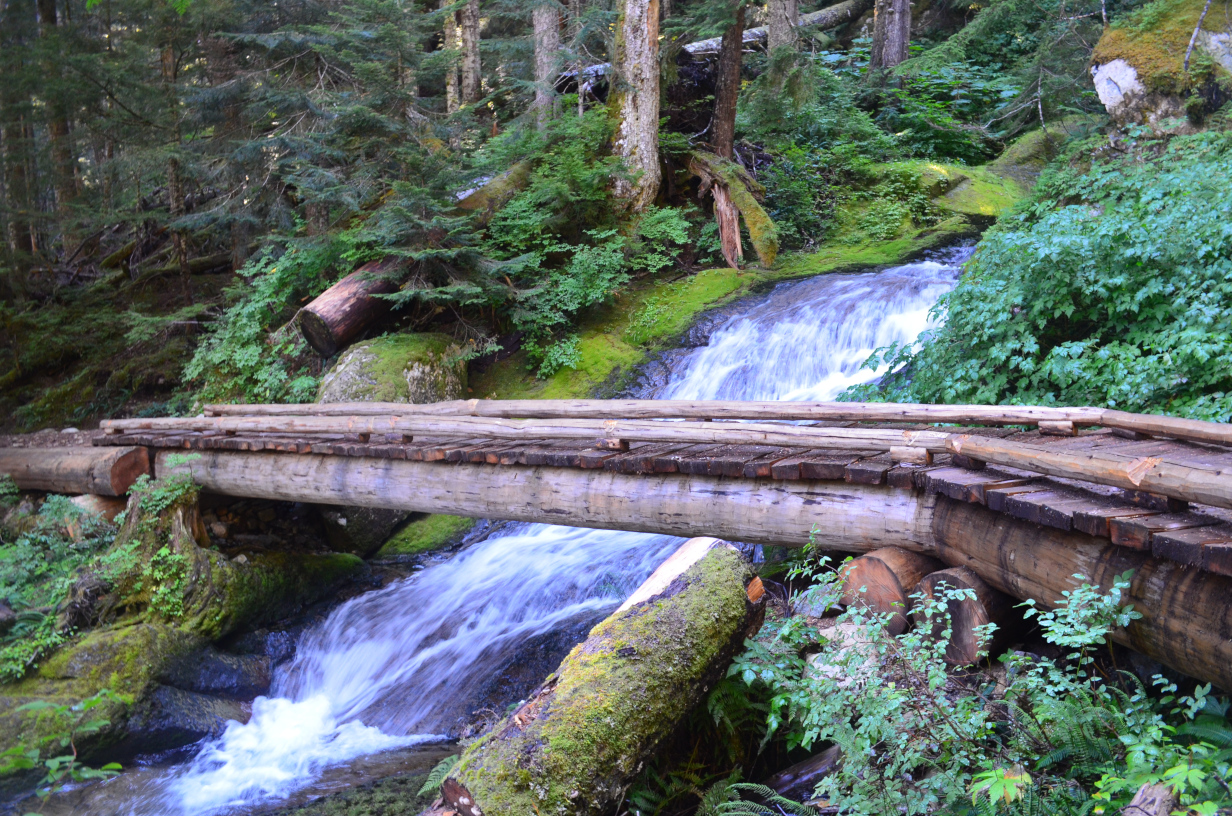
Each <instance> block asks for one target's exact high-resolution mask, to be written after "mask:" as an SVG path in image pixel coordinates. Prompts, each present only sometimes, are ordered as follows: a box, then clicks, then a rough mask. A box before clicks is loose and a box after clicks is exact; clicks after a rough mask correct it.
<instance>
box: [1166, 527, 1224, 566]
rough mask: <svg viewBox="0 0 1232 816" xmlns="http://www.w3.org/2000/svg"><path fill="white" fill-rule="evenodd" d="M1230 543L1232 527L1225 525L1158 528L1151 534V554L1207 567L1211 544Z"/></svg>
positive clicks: (1181, 562)
mask: <svg viewBox="0 0 1232 816" xmlns="http://www.w3.org/2000/svg"><path fill="white" fill-rule="evenodd" d="M1219 545H1232V528H1229V527H1228V526H1226V525H1215V526H1211V527H1186V528H1182V529H1179V530H1160V531H1158V532H1156V533H1154V534H1153V535H1152V536H1151V554H1152V555H1154V556H1155V557H1156V558H1167V559H1169V560H1170V561H1176V562H1178V563H1180V564H1186V565H1188V566H1191V567H1198V568H1199V569H1207V559H1208V554H1209V550H1208V548H1209V547H1211V546H1219Z"/></svg>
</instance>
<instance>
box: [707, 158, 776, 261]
mask: <svg viewBox="0 0 1232 816" xmlns="http://www.w3.org/2000/svg"><path fill="white" fill-rule="evenodd" d="M689 172H690V173H692V174H693V175H695V176H697V177H698V178H699V179H701V182H702V184H701V189H699V190H698V195H701V196H704V195H705V194H706V193H708V192H709V193H710V194H711V195H712V196H713V197H714V217H715V220H716V221H717V222H718V224H719V240H720V242H721V243H722V246H723V257H724V259H725V260H726V261H727V264H728V266H730V267H732V268H733V269H739V268H740V262H741V261H742V260H743V258H744V252H743V250H742V248H741V246H740V221H739V218H738V217H737V213H739V214H740V216H742V217H743V218H744V225H745V226H746V227H748V230H749V239H750V240H751V241H752V242H753V250H754V251H755V252H756V253H757V260H758V262H759V263H761V265H762V266H764V267H767V268H769V267H770V266H772V265H773V264H774V259H775V258H776V257H778V252H779V231H778V227H776V226H775V224H774V221H772V220H771V219H770V216H769V215H768V214H767V213H766V211H765V210H764V209H762V206H761V204H760V203H759V202H760V200H761V199H763V198H765V196H766V188H765V187H763V186H762V185H761V184H759V183H757V181H756V180H755V179H754V178H753V177H752V176H750V175H749V174H748V172H747V171H745V169H744V168H743V167H741V166H740V165H738V164H736V163H735V162H733V161H729V160H727V159H723V158H720V157H719V156H716V155H714V154H713V153H705V152H703V151H700V150H696V151H694V152H693V153H692V155H691V156H690V157H689Z"/></svg>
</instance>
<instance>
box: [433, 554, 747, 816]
mask: <svg viewBox="0 0 1232 816" xmlns="http://www.w3.org/2000/svg"><path fill="white" fill-rule="evenodd" d="M751 577H752V573H751V571H750V570H749V568H748V566H747V564H746V563H745V562H744V560H743V559H742V558H741V557H740V555H739V553H737V552H736V551H735V550H733V549H731V548H730V547H728V546H723V545H721V546H719V547H717V548H715V549H712V550H710V551H709V552H708V553H706V554H705V556H704V557H702V558H701V559H700V560H698V561H697V562H696V563H694V564H693V565H692V566H691V567H689V568H688V569H687V570H685V571H684V572H683V573H682V574H681V575H680V576H679V577H678V578H676V579H675V580H673V581H671V582H670V584H669V585H668V587H667V588H666V589H665V590H664V591H662V592H661V593H659V594H657V595H655V596H654V597H651V598H650V599H648V600H646V601H643V602H641V603H636V604H634V605H633V606H631V607H629V608H628V609H624V610H622V611H618V612H617V613H615V614H613V615H611V616H610V617H608V618H607V619H606V620H604V621H603V622H602V623H600V624H599V625H598V626H596V627H595V628H594V629H593V630H591V632H590V636H589V637H588V638H587V639H586V641H585V642H584V643H582V644H581V645H580V646H577V647H576V648H575V649H574V650H573V651H572V652H570V653H569V655H568V657H566V658H565V659H564V661H562V662H561V664H560V668H559V669H557V671H556V672H555V673H554V674H553V675H552V676H551V677H549V678H548V680H547V682H546V683H544V685H543V686H542V687H541V688H540V689H539V690H538V691H537V692H536V693H535V694H534V695H532V697H531V698H530V700H529V702H527V703H526V704H524V705H523V706H522V707H521V708H519V709H518V710H517V711H516V712H514V714H513V715H512V716H511V717H509V718H508V719H507V720H506V721H505V722H504V723H503V724H502V725H500V726H498V727H497V728H496V729H494V730H493V731H492V732H491V733H489V734H488V735H487V736H485V737H483V738H482V739H480V740H477V741H476V742H474V743H472V744H471V745H470V746H469V747H468V748H467V749H466V751H465V752H464V753H463V755H462V758H461V759H460V760H459V762H458V764H457V766H456V767H455V768H454V770H453V772H452V773H451V774H450V778H449V779H447V780H446V784H445V785H444V786H443V787H442V794H443V795H444V797H445V799H446V801H447V802H449V804H450V805H451V806H452V807H453V808H454V809H455V810H457V811H458V812H459V813H461V814H466V815H467V816H476V814H479V813H482V814H485V815H486V816H506V815H508V816H525V814H528V813H570V814H579V815H581V814H601V813H607V812H609V811H611V810H612V809H613V808H614V807H615V805H616V804H617V803H618V802H619V800H620V798H621V796H622V795H623V794H624V792H625V790H626V788H627V787H628V785H629V783H630V782H631V781H632V780H633V777H634V776H635V775H636V774H637V773H638V772H639V771H640V770H641V768H642V764H643V763H644V762H645V760H646V758H647V757H648V756H649V755H650V753H651V752H652V750H653V749H654V747H655V746H656V744H657V743H658V742H659V741H660V740H661V739H663V738H664V737H665V736H666V735H667V734H669V733H670V732H671V730H672V728H673V727H674V726H675V725H676V724H677V723H678V722H679V721H680V719H681V718H682V717H684V716H685V715H686V714H687V713H688V712H689V711H690V709H692V707H693V706H694V705H695V704H696V703H697V702H698V701H699V700H700V699H701V697H702V694H703V693H704V692H705V691H706V690H707V688H709V686H710V684H712V683H713V682H714V681H715V680H717V678H718V676H719V674H720V673H721V672H722V670H723V669H724V668H725V667H726V665H727V663H728V661H729V660H730V659H731V656H732V655H733V653H734V652H735V650H736V648H737V647H738V646H739V645H740V644H741V643H742V642H743V640H744V637H745V635H746V633H747V632H748V630H749V628H750V624H751V623H753V622H755V621H756V620H757V618H758V615H759V613H760V611H761V607H760V606H758V605H755V604H753V603H751V602H749V600H748V595H747V594H746V584H747V582H748V581H749V580H750V579H751ZM464 800H469V801H464Z"/></svg>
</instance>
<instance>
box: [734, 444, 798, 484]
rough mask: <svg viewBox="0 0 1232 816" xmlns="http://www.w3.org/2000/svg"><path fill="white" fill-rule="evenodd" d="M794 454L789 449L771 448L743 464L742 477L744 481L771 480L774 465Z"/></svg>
mask: <svg viewBox="0 0 1232 816" xmlns="http://www.w3.org/2000/svg"><path fill="white" fill-rule="evenodd" d="M794 452H795V451H793V450H792V449H791V448H771V449H769V451H768V452H767V453H763V454H762V455H761V456H758V457H757V458H756V459H751V460H749V461H748V462H746V463H745V465H744V471H743V473H744V477H745V478H746V479H769V478H772V476H773V468H774V465H775V463H777V462H781V461H783V460H784V459H787V458H788V457H790V456H791V455H792V454H793V453H794Z"/></svg>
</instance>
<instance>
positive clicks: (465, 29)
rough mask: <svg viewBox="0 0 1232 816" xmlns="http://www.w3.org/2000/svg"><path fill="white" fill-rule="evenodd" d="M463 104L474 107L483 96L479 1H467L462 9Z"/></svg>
mask: <svg viewBox="0 0 1232 816" xmlns="http://www.w3.org/2000/svg"><path fill="white" fill-rule="evenodd" d="M459 16H460V17H461V24H460V26H459V27H460V29H461V34H462V102H463V103H464V104H467V105H473V104H475V103H476V102H478V101H479V100H480V98H481V97H482V96H483V93H482V87H481V84H480V79H481V74H480V71H481V66H480V64H479V0H467V3H466V5H465V6H463V7H462V11H461V14H460V15H459Z"/></svg>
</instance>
